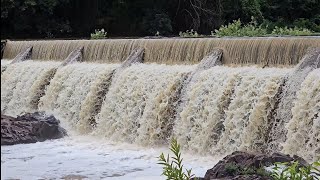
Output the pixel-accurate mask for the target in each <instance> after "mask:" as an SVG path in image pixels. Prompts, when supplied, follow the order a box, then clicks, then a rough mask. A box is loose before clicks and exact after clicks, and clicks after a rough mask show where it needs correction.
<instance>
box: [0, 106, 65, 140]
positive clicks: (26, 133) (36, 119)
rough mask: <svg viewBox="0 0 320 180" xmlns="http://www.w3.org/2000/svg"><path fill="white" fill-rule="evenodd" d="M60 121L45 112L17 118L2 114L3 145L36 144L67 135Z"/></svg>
mask: <svg viewBox="0 0 320 180" xmlns="http://www.w3.org/2000/svg"><path fill="white" fill-rule="evenodd" d="M59 123H60V121H59V120H57V119H56V118H55V117H54V116H47V115H45V114H44V113H43V112H35V113H27V114H24V115H22V116H18V117H17V118H15V117H11V116H6V115H2V114H1V145H14V144H24V143H35V142H38V141H40V142H41V141H45V140H48V139H58V138H62V137H63V136H65V135H67V133H66V131H65V130H64V129H63V128H62V127H60V126H59Z"/></svg>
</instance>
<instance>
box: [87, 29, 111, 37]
mask: <svg viewBox="0 0 320 180" xmlns="http://www.w3.org/2000/svg"><path fill="white" fill-rule="evenodd" d="M106 37H107V32H105V31H104V29H101V30H99V29H96V30H95V33H91V39H104V38H106Z"/></svg>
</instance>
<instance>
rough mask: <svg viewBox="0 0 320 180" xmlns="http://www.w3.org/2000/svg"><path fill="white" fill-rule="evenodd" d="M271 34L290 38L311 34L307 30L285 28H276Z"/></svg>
mask: <svg viewBox="0 0 320 180" xmlns="http://www.w3.org/2000/svg"><path fill="white" fill-rule="evenodd" d="M271 34H273V35H291V36H306V35H311V34H312V32H311V31H310V30H309V29H306V28H298V27H294V28H288V27H287V26H285V27H283V28H281V27H278V26H276V27H275V28H274V29H273V30H272V32H271Z"/></svg>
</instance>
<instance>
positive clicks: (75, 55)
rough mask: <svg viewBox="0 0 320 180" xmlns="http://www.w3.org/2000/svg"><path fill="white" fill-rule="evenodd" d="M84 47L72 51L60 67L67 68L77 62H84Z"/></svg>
mask: <svg viewBox="0 0 320 180" xmlns="http://www.w3.org/2000/svg"><path fill="white" fill-rule="evenodd" d="M83 50H84V48H83V47H79V48H77V49H75V50H74V51H72V52H71V53H70V54H69V55H68V57H67V58H66V59H65V60H64V61H63V62H62V63H61V64H60V67H63V66H66V65H68V64H72V63H75V62H82V59H83Z"/></svg>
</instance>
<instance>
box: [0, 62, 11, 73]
mask: <svg viewBox="0 0 320 180" xmlns="http://www.w3.org/2000/svg"><path fill="white" fill-rule="evenodd" d="M10 63H11V60H6V59H1V73H2V72H3V71H5V70H6V68H7V66H8V64H10Z"/></svg>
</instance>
